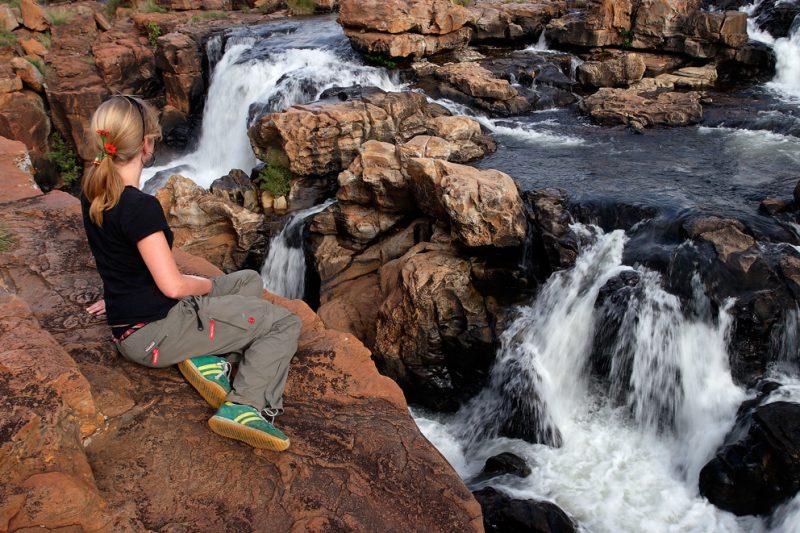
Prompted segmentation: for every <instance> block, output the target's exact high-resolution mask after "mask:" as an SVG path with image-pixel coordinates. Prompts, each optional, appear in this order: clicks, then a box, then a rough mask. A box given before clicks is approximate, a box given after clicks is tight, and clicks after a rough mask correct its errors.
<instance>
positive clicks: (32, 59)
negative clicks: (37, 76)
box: [27, 57, 47, 76]
mask: <svg viewBox="0 0 800 533" xmlns="http://www.w3.org/2000/svg"><path fill="white" fill-rule="evenodd" d="M27 59H28V62H29V63H30V64H31V65H33V66H34V67H36V69H37V70H38V71H39V72H40V73H41V74H42V76H47V65H45V64H44V62H43V61H42V60H41V59H38V58H35V57H28V58H27Z"/></svg>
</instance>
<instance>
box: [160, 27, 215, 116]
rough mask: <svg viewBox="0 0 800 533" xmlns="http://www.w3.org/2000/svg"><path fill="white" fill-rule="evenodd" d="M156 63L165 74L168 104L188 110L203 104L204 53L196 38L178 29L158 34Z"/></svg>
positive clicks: (198, 107) (180, 109)
mask: <svg viewBox="0 0 800 533" xmlns="http://www.w3.org/2000/svg"><path fill="white" fill-rule="evenodd" d="M156 67H157V68H158V70H159V71H160V72H161V75H162V77H163V78H164V91H165V93H166V99H167V105H170V106H172V107H174V108H175V109H177V110H178V111H180V112H182V113H187V114H188V113H192V112H195V111H198V109H200V108H201V107H202V104H203V93H204V90H205V83H204V81H203V54H202V52H201V49H200V45H199V43H198V42H197V41H195V40H194V39H192V38H191V37H190V36H188V35H186V34H183V33H178V32H173V33H168V34H166V35H163V36H161V37H159V38H158V50H157V52H156Z"/></svg>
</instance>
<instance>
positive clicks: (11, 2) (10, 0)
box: [0, 0, 19, 9]
mask: <svg viewBox="0 0 800 533" xmlns="http://www.w3.org/2000/svg"><path fill="white" fill-rule="evenodd" d="M0 4H5V5H7V6H8V7H16V8H17V9H19V0H2V2H0Z"/></svg>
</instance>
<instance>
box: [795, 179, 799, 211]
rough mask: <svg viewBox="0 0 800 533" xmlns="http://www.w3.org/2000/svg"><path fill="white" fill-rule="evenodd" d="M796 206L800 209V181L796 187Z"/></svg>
mask: <svg viewBox="0 0 800 533" xmlns="http://www.w3.org/2000/svg"><path fill="white" fill-rule="evenodd" d="M794 205H795V206H796V207H798V208H800V181H798V182H797V185H795V187H794Z"/></svg>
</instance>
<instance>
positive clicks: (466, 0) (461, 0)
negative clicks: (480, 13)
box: [451, 0, 472, 7]
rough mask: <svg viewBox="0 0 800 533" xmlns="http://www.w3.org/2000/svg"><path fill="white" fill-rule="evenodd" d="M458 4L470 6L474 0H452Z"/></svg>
mask: <svg viewBox="0 0 800 533" xmlns="http://www.w3.org/2000/svg"><path fill="white" fill-rule="evenodd" d="M451 1H452V2H453V3H454V4H455V5H457V6H464V7H468V6H470V5H472V0H451Z"/></svg>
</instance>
